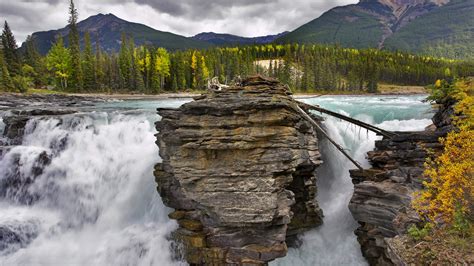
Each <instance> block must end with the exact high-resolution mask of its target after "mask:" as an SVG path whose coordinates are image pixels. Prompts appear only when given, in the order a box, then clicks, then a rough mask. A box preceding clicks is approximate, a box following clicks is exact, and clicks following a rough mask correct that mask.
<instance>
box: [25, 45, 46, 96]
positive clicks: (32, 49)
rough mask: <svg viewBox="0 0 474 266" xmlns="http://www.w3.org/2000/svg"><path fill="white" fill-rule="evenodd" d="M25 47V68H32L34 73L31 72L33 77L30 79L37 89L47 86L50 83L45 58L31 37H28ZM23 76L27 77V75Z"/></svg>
mask: <svg viewBox="0 0 474 266" xmlns="http://www.w3.org/2000/svg"><path fill="white" fill-rule="evenodd" d="M25 46H26V48H25V53H24V55H23V62H24V64H25V66H23V68H25V67H26V66H30V67H31V68H32V71H30V73H31V74H32V75H31V76H30V77H29V78H31V79H32V81H33V83H34V85H35V87H36V88H39V87H42V86H45V85H46V84H47V83H48V79H47V69H46V65H45V62H44V58H43V57H42V56H41V55H40V54H39V52H38V50H37V49H36V45H35V42H34V40H33V38H32V37H31V36H28V37H26V41H25ZM23 72H24V71H23ZM23 74H24V75H26V74H27V73H23Z"/></svg>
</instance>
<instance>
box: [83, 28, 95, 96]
mask: <svg viewBox="0 0 474 266" xmlns="http://www.w3.org/2000/svg"><path fill="white" fill-rule="evenodd" d="M83 58H84V60H83V61H82V69H83V71H84V89H85V90H86V91H93V90H94V89H95V88H96V69H95V67H96V63H95V58H94V53H93V51H92V44H91V36H90V34H89V32H86V33H85V34H84V56H83Z"/></svg>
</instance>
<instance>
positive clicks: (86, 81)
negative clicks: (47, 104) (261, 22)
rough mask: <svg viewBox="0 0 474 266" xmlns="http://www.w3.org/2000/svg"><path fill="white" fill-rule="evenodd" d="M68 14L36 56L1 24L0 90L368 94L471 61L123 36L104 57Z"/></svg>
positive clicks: (426, 80) (455, 71)
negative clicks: (268, 79) (63, 28)
mask: <svg viewBox="0 0 474 266" xmlns="http://www.w3.org/2000/svg"><path fill="white" fill-rule="evenodd" d="M69 14H70V18H69V26H68V27H69V30H70V32H69V35H68V36H67V38H69V39H68V43H69V45H68V47H66V46H65V44H64V40H63V39H62V37H61V36H58V38H57V40H56V43H55V44H54V45H53V47H52V48H51V49H50V51H49V52H48V54H47V55H46V56H41V55H40V54H39V53H38V51H37V49H36V47H35V44H34V40H33V39H32V38H31V37H29V38H27V40H26V48H25V49H23V50H21V51H20V50H19V49H18V47H17V44H16V40H15V38H14V36H13V34H12V31H11V29H10V27H9V25H8V23H7V22H5V26H4V29H3V33H2V37H1V39H2V42H1V46H0V71H1V75H0V90H3V91H20V92H23V91H26V90H27V89H28V88H30V87H35V88H44V87H46V86H48V87H50V88H51V87H53V88H54V89H55V90H60V91H66V92H107V93H120V92H138V93H149V94H153V93H160V92H166V91H182V90H188V89H193V90H195V89H198V90H199V89H204V88H205V87H206V85H207V81H208V80H209V79H210V78H212V77H218V78H219V80H220V82H221V83H228V82H230V81H231V80H233V79H234V78H236V77H238V76H246V75H250V74H256V73H259V74H264V75H268V76H272V77H275V78H278V79H279V80H280V81H282V82H284V83H286V84H288V85H289V86H290V87H291V88H292V89H293V90H295V91H302V92H313V91H358V92H360V91H368V92H376V91H377V87H378V83H387V84H398V85H427V84H430V83H433V82H434V81H435V80H437V79H444V78H449V77H462V76H470V75H474V63H473V62H465V61H455V60H447V59H441V58H432V57H425V56H416V55H411V54H407V53H402V52H388V51H380V50H377V49H360V50H358V49H349V48H342V47H339V46H327V45H298V44H267V45H248V46H239V47H214V48H209V49H205V50H195V49H190V50H181V51H175V52H169V51H167V50H166V49H164V48H159V47H152V46H135V45H134V42H133V36H126V35H125V34H124V35H123V36H122V42H121V48H120V50H119V51H117V52H112V53H105V52H103V51H102V50H101V49H100V46H99V43H98V41H95V42H93V41H91V35H90V34H89V33H87V32H86V33H85V37H84V43H82V44H81V43H80V41H79V32H78V30H77V26H76V23H77V10H76V9H75V7H74V4H73V3H72V2H71V6H70V10H69ZM92 43H94V45H92ZM81 47H82V48H81Z"/></svg>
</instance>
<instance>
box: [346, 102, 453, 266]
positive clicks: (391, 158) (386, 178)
mask: <svg viewBox="0 0 474 266" xmlns="http://www.w3.org/2000/svg"><path fill="white" fill-rule="evenodd" d="M453 113H454V111H453V109H452V103H447V104H445V105H443V106H441V108H440V109H439V110H438V111H437V113H436V114H435V115H434V117H433V119H432V120H433V125H432V126H430V127H428V128H427V129H425V131H421V132H397V136H396V137H393V138H391V139H390V138H386V137H384V138H383V139H382V140H379V141H376V142H375V150H374V151H371V152H368V154H367V157H368V160H369V162H370V164H371V165H372V167H371V168H370V169H365V170H351V171H350V174H351V178H352V182H353V183H354V194H353V196H352V199H351V201H350V203H349V209H350V211H351V212H352V215H353V217H354V218H355V219H356V220H357V221H358V222H359V224H360V226H359V228H357V230H356V231H355V234H356V235H357V239H358V241H359V243H360V244H361V248H362V253H363V255H364V257H366V259H367V260H368V262H369V263H370V264H371V265H393V264H395V265H404V263H403V261H400V259H399V256H398V255H397V254H396V252H394V250H393V249H392V248H391V247H390V243H391V242H390V239H391V238H393V237H395V236H397V235H401V234H405V233H407V229H408V227H409V226H410V225H412V224H416V223H419V222H420V220H419V217H418V215H417V213H416V211H415V210H413V209H412V207H411V202H412V199H413V194H414V192H416V191H418V190H420V189H421V188H422V182H423V171H424V166H423V165H424V163H425V160H426V159H427V157H428V156H431V155H430V154H436V153H437V152H439V151H441V150H442V148H443V146H442V145H441V144H440V143H439V141H438V139H439V138H440V137H444V136H446V134H447V133H448V132H449V131H450V130H452V125H451V118H450V117H451V115H452V114H453Z"/></svg>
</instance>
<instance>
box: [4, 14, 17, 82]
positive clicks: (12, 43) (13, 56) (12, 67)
mask: <svg viewBox="0 0 474 266" xmlns="http://www.w3.org/2000/svg"><path fill="white" fill-rule="evenodd" d="M2 46H3V58H4V60H5V64H6V66H7V69H8V72H9V73H10V75H11V76H16V75H20V74H21V60H20V56H19V54H18V46H17V44H16V40H15V36H13V33H12V31H11V29H10V26H9V25H8V22H7V21H5V25H4V27H3V32H2Z"/></svg>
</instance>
